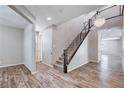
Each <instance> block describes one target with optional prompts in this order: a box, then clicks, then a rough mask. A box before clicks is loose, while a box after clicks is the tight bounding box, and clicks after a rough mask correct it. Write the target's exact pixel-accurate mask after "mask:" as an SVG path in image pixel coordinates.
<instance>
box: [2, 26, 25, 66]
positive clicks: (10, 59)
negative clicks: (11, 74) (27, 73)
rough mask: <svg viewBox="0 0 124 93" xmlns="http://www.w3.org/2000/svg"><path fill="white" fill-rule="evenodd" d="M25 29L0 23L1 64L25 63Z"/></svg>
mask: <svg viewBox="0 0 124 93" xmlns="http://www.w3.org/2000/svg"><path fill="white" fill-rule="evenodd" d="M23 37H24V31H23V30H21V29H17V28H12V27H7V26H2V25H0V66H1V67H3V66H10V65H16V64H22V63H23V61H24V60H23V45H24V44H23V40H24V39H23Z"/></svg>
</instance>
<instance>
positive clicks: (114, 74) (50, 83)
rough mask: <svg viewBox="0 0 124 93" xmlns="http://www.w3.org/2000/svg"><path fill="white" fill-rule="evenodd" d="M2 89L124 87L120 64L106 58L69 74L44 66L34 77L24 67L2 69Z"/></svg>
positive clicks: (38, 66)
mask: <svg viewBox="0 0 124 93" xmlns="http://www.w3.org/2000/svg"><path fill="white" fill-rule="evenodd" d="M0 87H1V88H16V87H17V88H54V87H55V88H56V87H57V88H84V87H88V88H92V87H95V88H103V87H110V88H111V87H118V88H123V87H124V74H123V73H122V68H121V62H120V61H119V60H118V59H116V58H111V57H107V56H104V58H103V61H102V62H101V63H93V62H90V63H88V64H86V65H83V66H81V67H79V68H78V69H76V70H73V71H71V72H69V73H67V74H63V73H61V72H59V71H57V70H55V69H53V68H51V67H48V66H46V65H44V64H42V63H38V64H37V73H36V74H35V75H32V74H31V73H30V71H28V69H27V68H26V67H25V66H24V65H18V66H12V67H7V68H1V69H0Z"/></svg>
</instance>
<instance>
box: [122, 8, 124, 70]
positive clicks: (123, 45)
mask: <svg viewBox="0 0 124 93" xmlns="http://www.w3.org/2000/svg"><path fill="white" fill-rule="evenodd" d="M123 11H124V10H123ZM122 60H123V61H122V67H123V72H124V15H123V31H122Z"/></svg>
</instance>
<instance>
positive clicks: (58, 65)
mask: <svg viewBox="0 0 124 93" xmlns="http://www.w3.org/2000/svg"><path fill="white" fill-rule="evenodd" d="M54 65H55V66H57V67H61V68H63V65H60V64H56V63H55V64H54Z"/></svg>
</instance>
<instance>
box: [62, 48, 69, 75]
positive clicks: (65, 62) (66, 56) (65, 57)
mask: <svg viewBox="0 0 124 93" xmlns="http://www.w3.org/2000/svg"><path fill="white" fill-rule="evenodd" d="M67 65H68V55H67V50H66V49H65V50H64V68H63V71H64V73H67Z"/></svg>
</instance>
